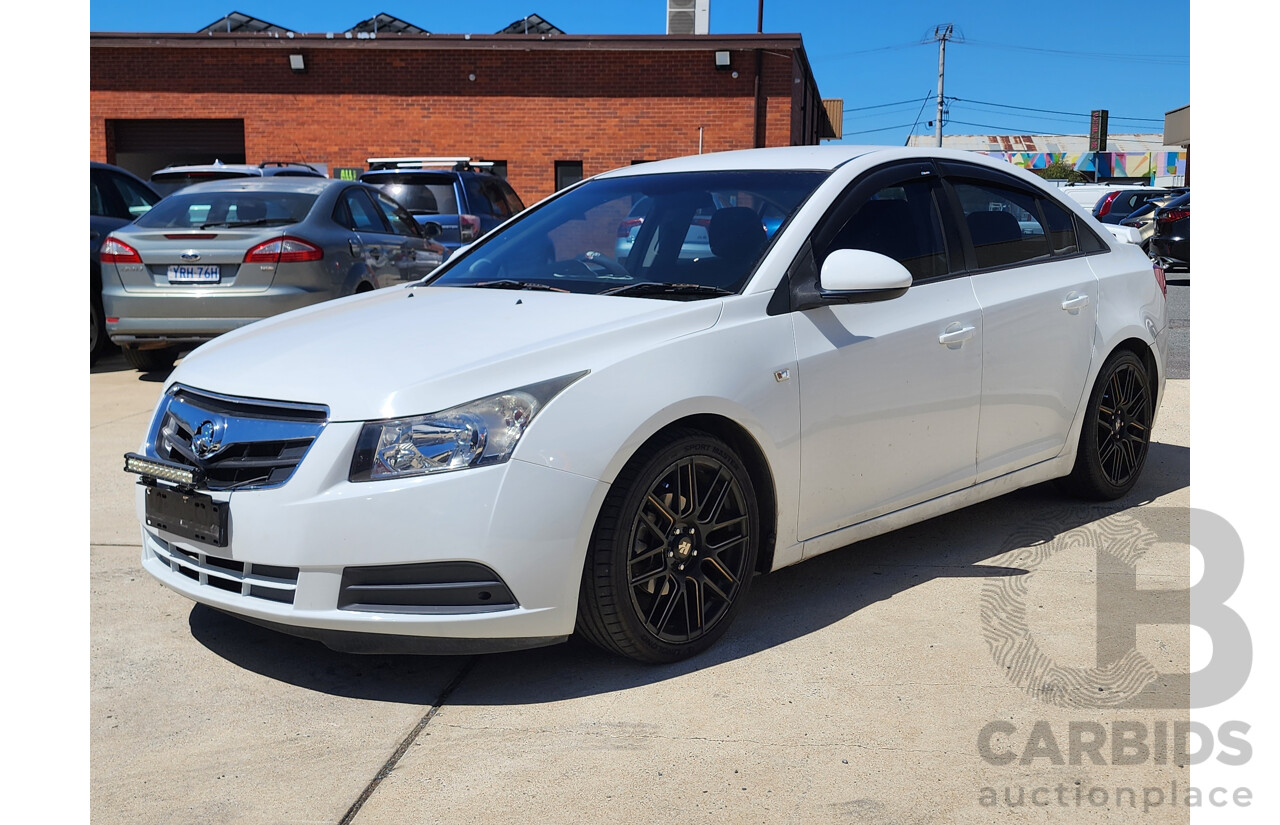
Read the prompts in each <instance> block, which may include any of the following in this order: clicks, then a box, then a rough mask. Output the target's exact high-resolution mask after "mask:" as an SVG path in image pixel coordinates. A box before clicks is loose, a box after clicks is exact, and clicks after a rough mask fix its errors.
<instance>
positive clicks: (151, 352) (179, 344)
mask: <svg viewBox="0 0 1280 825" xmlns="http://www.w3.org/2000/svg"><path fill="white" fill-rule="evenodd" d="M446 254H447V253H446V251H445V248H444V247H443V246H441V245H440V244H438V243H434V242H433V241H431V240H429V239H428V238H427V237H426V233H425V232H424V231H423V229H422V227H420V226H419V225H418V224H417V223H416V222H415V221H414V220H413V217H412V216H411V215H409V213H408V212H406V211H405V210H404V208H403V207H402V206H400V204H398V203H396V202H395V201H394V200H392V199H391V198H389V197H388V196H387V195H386V194H384V193H383V192H381V191H380V190H378V189H376V188H374V187H372V186H369V185H368V184H363V183H358V182H356V181H350V180H330V179H328V178H299V177H265V178H262V177H258V178H242V179H236V180H221V181H212V182H210V183H199V184H195V185H193V186H189V187H187V188H185V189H183V190H182V191H181V192H175V193H173V194H172V195H169V196H168V197H166V198H165V199H164V200H162V201H161V202H160V203H159V204H158V205H157V206H156V207H155V208H154V209H152V210H151V211H150V212H148V213H147V214H146V215H144V216H143V217H142V218H140V219H139V220H138V221H136V222H135V223H133V224H130V225H128V226H125V227H121V228H120V229H118V230H116V231H115V232H113V233H112V234H111V235H110V236H109V237H108V238H107V239H106V241H105V242H104V243H103V245H102V252H101V260H102V271H103V279H104V283H103V300H104V303H105V306H106V311H107V319H108V320H107V333H108V334H109V335H110V336H111V340H113V341H115V342H116V343H117V344H120V345H121V346H122V347H123V348H124V356H125V359H126V360H128V362H129V364H130V365H131V366H133V367H134V368H135V369H139V370H143V371H150V370H159V369H165V368H167V367H169V366H172V364H173V361H174V359H175V358H176V357H177V355H178V353H179V351H181V350H182V349H184V348H187V349H189V348H190V347H191V346H192V345H194V344H199V343H201V342H204V341H208V340H210V339H212V338H214V337H216V336H218V335H221V334H222V333H224V332H229V331H231V330H233V329H236V328H238V327H242V326H244V325H246V324H249V323H252V322H253V321H257V320H259V319H262V318H266V317H268V316H271V315H276V314H278V313H281V312H286V311H288V310H292V309H298V308H300V307H305V306H310V305H312V304H317V303H320V302H321V301H325V300H328V299H330V298H338V297H341V296H346V295H352V294H354V293H358V292H367V291H369V290H372V289H375V288H377V287H385V286H392V285H395V284H401V283H408V282H410V281H416V280H419V279H421V278H423V277H425V276H426V275H427V274H428V273H430V272H431V271H432V270H433V269H435V268H436V267H437V266H439V265H440V263H441V262H442V261H443V260H444V258H445V255H446Z"/></svg>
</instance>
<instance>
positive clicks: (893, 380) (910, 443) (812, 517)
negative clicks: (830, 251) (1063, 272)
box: [791, 278, 983, 539]
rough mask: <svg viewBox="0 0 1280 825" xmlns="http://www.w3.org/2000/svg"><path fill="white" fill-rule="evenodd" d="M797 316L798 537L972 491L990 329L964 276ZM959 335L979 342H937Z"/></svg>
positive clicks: (796, 314)
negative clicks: (958, 332) (963, 332)
mask: <svg viewBox="0 0 1280 825" xmlns="http://www.w3.org/2000/svg"><path fill="white" fill-rule="evenodd" d="M791 316H792V317H793V318H794V319H795V337H796V348H797V350H798V361H799V364H800V369H799V378H800V396H801V412H800V417H801V425H802V428H803V430H804V434H805V437H804V438H803V439H801V441H800V454H801V464H802V466H803V468H804V469H803V471H802V481H801V487H802V490H803V495H802V496H801V505H800V508H801V512H800V537H801V538H805V539H808V538H812V537H814V536H817V535H820V534H822V533H827V532H830V531H832V530H835V529H838V528H840V527H844V526H846V525H848V524H851V523H853V522H856V521H862V520H864V519H868V518H873V517H875V516H879V515H881V514H883V513H885V512H888V511H890V510H895V509H898V508H901V507H905V506H909V505H912V504H916V503H918V502H920V501H924V500H925V499H929V498H934V497H936V496H938V495H943V494H945V493H950V492H953V491H954V490H957V489H960V488H962V487H967V486H969V485H971V484H973V481H974V461H973V457H974V447H975V443H974V438H975V434H976V432H977V429H978V411H979V405H980V401H981V394H982V344H983V333H982V325H983V323H982V311H981V309H980V308H979V306H978V302H977V300H976V299H975V298H974V295H973V289H972V287H971V286H970V284H969V279H967V278H954V279H950V280H946V281H941V282H938V283H932V284H923V285H921V286H920V287H918V288H913V289H910V290H908V291H907V294H905V295H903V296H902V297H901V298H897V299H894V300H892V301H885V302H883V303H866V304H845V305H835V306H826V307H820V308H818V309H812V310H808V311H806V312H795V313H792V314H791ZM953 327H954V328H964V329H968V330H970V331H971V335H972V337H970V338H968V339H967V340H964V341H960V342H957V343H954V344H952V345H951V346H945V345H943V344H940V343H939V341H938V338H939V336H940V335H942V334H943V333H945V332H946V331H947V330H950V329H952V328H953ZM904 363H909V364H910V365H911V367H910V368H909V369H903V368H902V366H903V364H904ZM855 376H856V379H857V380H856V381H855V380H852V379H853V378H854V377H855Z"/></svg>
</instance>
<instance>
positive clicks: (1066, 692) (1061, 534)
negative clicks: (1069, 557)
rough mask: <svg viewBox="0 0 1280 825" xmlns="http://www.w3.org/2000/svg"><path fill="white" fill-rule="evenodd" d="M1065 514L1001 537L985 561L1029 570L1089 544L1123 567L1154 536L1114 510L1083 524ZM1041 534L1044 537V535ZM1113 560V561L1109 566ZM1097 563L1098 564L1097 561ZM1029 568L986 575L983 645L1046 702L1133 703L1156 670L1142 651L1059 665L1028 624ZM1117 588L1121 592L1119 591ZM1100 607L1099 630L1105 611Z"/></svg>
mask: <svg viewBox="0 0 1280 825" xmlns="http://www.w3.org/2000/svg"><path fill="white" fill-rule="evenodd" d="M1068 525H1069V522H1068V521H1067V519H1066V518H1065V517H1064V518H1060V519H1047V520H1044V521H1040V522H1037V523H1035V524H1031V525H1027V526H1026V527H1025V528H1024V529H1022V530H1020V531H1018V532H1017V533H1015V534H1014V535H1013V536H1011V537H1010V538H1009V539H1008V541H1006V543H1005V544H1004V547H1003V551H1004V552H1002V553H1001V555H1000V556H998V557H997V558H996V559H994V560H993V561H992V562H990V563H991V564H995V565H1000V566H1004V567H1011V568H1022V569H1024V570H1026V571H1027V572H1028V573H1034V572H1035V571H1036V570H1037V569H1040V568H1042V567H1045V566H1046V565H1048V564H1049V562H1050V561H1051V560H1052V559H1053V557H1054V556H1055V555H1056V554H1058V553H1060V552H1062V551H1064V550H1081V549H1084V550H1094V551H1096V552H1097V554H1098V558H1099V559H1100V560H1101V559H1102V558H1103V556H1104V554H1106V555H1109V556H1111V557H1112V559H1113V560H1114V562H1115V563H1117V564H1120V565H1123V566H1124V567H1125V568H1127V569H1129V570H1136V568H1137V565H1138V563H1139V561H1141V560H1142V558H1143V556H1144V555H1145V554H1146V553H1147V552H1148V551H1149V550H1150V548H1151V547H1152V546H1153V545H1154V544H1155V543H1156V541H1157V540H1158V539H1157V535H1156V533H1155V532H1153V531H1152V530H1150V529H1148V528H1146V527H1145V526H1144V525H1143V524H1142V523H1141V522H1139V521H1138V520H1137V519H1136V518H1134V517H1133V516H1131V515H1128V514H1125V513H1120V514H1115V515H1111V516H1109V517H1107V518H1105V519H1102V520H1100V521H1098V522H1095V523H1092V524H1088V525H1085V526H1074V527H1071V526H1068ZM1046 537H1047V538H1046ZM1112 566H1114V565H1112ZM1098 567H1102V564H1101V562H1100V563H1099V565H1098ZM1030 578H1031V577H1030V575H1017V576H1001V577H995V578H989V579H987V581H986V584H985V585H984V586H983V590H982V598H981V617H982V632H983V637H984V638H985V640H986V643H987V649H988V650H989V651H990V652H991V656H992V658H994V659H995V661H996V664H998V665H999V666H1000V668H1001V670H1003V671H1004V672H1005V675H1006V676H1008V678H1009V679H1010V680H1012V681H1013V683H1014V684H1016V685H1018V686H1019V687H1021V688H1022V689H1023V690H1025V691H1026V692H1027V693H1029V694H1030V695H1032V696H1034V697H1036V698H1037V699H1039V700H1041V701H1043V702H1047V703H1049V704H1052V705H1057V706H1060V707H1069V708H1109V707H1124V706H1132V705H1133V703H1134V700H1135V699H1136V698H1137V697H1138V696H1139V694H1142V693H1143V691H1145V690H1147V688H1148V687H1149V686H1151V685H1152V684H1153V683H1155V682H1156V681H1157V679H1159V677H1160V673H1159V671H1157V670H1156V668H1155V666H1154V665H1153V664H1152V663H1151V662H1150V660H1148V659H1147V658H1146V657H1145V656H1143V655H1142V654H1141V653H1139V652H1138V651H1137V650H1136V649H1133V648H1130V649H1128V650H1126V651H1125V652H1124V653H1123V654H1122V655H1120V656H1118V657H1115V658H1113V659H1111V660H1110V661H1105V662H1099V663H1098V665H1097V666H1095V667H1091V668H1079V667H1065V666H1062V665H1060V664H1058V663H1057V662H1055V661H1054V660H1053V658H1052V657H1051V656H1050V655H1048V654H1047V653H1045V652H1044V651H1043V650H1041V648H1040V646H1039V645H1038V644H1037V643H1036V640H1035V638H1034V636H1033V635H1032V633H1031V629H1030V624H1029V623H1028V618H1027V610H1028V602H1029V600H1028V585H1029V579H1030ZM1098 582H1099V584H1098V599H1099V605H1100V606H1101V605H1102V604H1103V602H1104V600H1105V599H1107V598H1108V592H1107V587H1108V584H1107V582H1106V581H1105V577H1104V576H1102V575H1099V577H1098ZM1111 595H1113V596H1114V595H1118V596H1120V597H1121V598H1123V592H1121V593H1117V594H1111ZM1098 613H1099V618H1098V621H1099V631H1098V634H1099V636H1102V635H1104V634H1105V632H1106V628H1105V627H1103V626H1102V622H1103V615H1102V614H1103V611H1102V610H1101V609H1100V610H1099V611H1098Z"/></svg>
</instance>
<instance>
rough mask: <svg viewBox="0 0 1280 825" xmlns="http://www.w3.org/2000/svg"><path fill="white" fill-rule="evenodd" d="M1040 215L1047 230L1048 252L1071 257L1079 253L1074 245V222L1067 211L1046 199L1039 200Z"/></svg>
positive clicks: (1076, 245) (1077, 246)
mask: <svg viewBox="0 0 1280 825" xmlns="http://www.w3.org/2000/svg"><path fill="white" fill-rule="evenodd" d="M1039 203H1040V213H1041V215H1042V216H1043V217H1044V226H1045V229H1047V230H1048V235H1049V248H1050V252H1051V253H1052V254H1053V255H1055V256H1057V255H1072V254H1075V253H1076V252H1077V251H1079V245H1078V244H1077V243H1076V222H1075V220H1074V219H1073V218H1072V216H1071V214H1070V213H1069V212H1067V210H1065V209H1063V208H1062V207H1061V206H1059V205H1058V204H1057V203H1055V202H1054V201H1051V200H1049V199H1048V198H1040V199H1039Z"/></svg>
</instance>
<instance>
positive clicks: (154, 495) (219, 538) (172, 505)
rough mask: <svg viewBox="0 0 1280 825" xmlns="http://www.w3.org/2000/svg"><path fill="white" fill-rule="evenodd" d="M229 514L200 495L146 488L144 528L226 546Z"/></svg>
mask: <svg viewBox="0 0 1280 825" xmlns="http://www.w3.org/2000/svg"><path fill="white" fill-rule="evenodd" d="M229 515H230V510H229V508H228V507H227V502H225V501H214V500H213V497H212V496H207V495H205V494H204V493H196V492H184V491H182V490H175V489H170V488H166V487H161V486H159V485H152V486H149V487H147V494H146V516H147V525H148V526H149V527H154V528H156V529H157V530H164V531H166V532H169V533H173V534H174V535H176V536H181V537H183V538H184V539H193V540H194V541H198V542H201V543H203V544H209V545H212V546H214V547H226V546H227V526H228V524H229V523H230V518H229Z"/></svg>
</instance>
